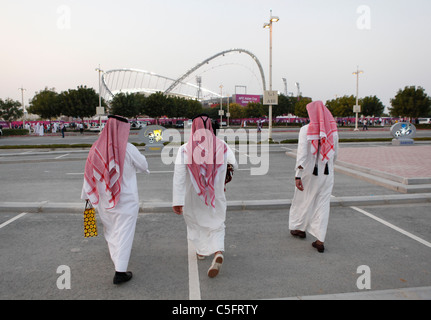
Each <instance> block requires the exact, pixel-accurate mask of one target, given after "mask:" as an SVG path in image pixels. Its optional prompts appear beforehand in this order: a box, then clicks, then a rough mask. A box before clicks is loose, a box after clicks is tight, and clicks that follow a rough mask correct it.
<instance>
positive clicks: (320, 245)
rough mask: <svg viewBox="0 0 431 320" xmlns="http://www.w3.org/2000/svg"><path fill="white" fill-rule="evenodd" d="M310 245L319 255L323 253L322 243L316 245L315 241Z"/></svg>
mask: <svg viewBox="0 0 431 320" xmlns="http://www.w3.org/2000/svg"><path fill="white" fill-rule="evenodd" d="M311 245H312V246H313V247H314V248H316V249H317V251H319V252H320V253H322V252H324V251H325V246H324V245H323V243H317V241H314V242H313V243H312V244H311Z"/></svg>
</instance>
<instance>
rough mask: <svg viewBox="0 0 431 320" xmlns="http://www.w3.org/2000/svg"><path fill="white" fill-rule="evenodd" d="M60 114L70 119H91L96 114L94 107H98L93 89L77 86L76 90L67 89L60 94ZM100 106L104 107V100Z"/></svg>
mask: <svg viewBox="0 0 431 320" xmlns="http://www.w3.org/2000/svg"><path fill="white" fill-rule="evenodd" d="M60 103H61V108H62V109H61V110H62V112H61V113H62V114H63V115H66V116H70V117H79V118H84V117H92V116H94V115H95V114H96V106H98V105H99V95H98V94H97V93H96V91H95V90H94V89H93V88H87V87H86V86H79V87H77V89H69V90H68V91H63V92H62V93H61V94H60ZM102 106H105V107H106V103H105V101H104V99H102Z"/></svg>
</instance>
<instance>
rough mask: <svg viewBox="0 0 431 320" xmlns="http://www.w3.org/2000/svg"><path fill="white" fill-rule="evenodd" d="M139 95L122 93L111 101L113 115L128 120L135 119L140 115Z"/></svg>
mask: <svg viewBox="0 0 431 320" xmlns="http://www.w3.org/2000/svg"><path fill="white" fill-rule="evenodd" d="M138 102H139V100H138V98H137V95H136V94H134V93H124V92H120V93H118V94H116V95H115V96H114V98H113V99H112V101H111V110H110V111H111V113H112V114H115V115H119V116H122V117H126V118H135V117H136V116H137V115H138V114H140V111H141V110H140V106H139V105H138Z"/></svg>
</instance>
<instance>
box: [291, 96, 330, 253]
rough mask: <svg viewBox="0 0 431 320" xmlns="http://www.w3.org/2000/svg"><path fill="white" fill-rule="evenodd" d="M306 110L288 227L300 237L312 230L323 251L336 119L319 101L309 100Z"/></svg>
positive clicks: (320, 249)
mask: <svg viewBox="0 0 431 320" xmlns="http://www.w3.org/2000/svg"><path fill="white" fill-rule="evenodd" d="M307 111H308V113H309V116H310V124H308V125H305V126H303V127H302V128H301V130H300V132H299V139H298V150H297V156H296V167H295V168H296V175H295V184H296V188H295V193H294V197H293V200H292V205H291V208H290V213H289V229H290V230H291V234H292V235H293V236H298V237H300V238H305V237H306V232H309V233H310V234H312V235H313V236H314V237H316V238H317V240H316V241H315V242H313V244H312V245H313V247H315V248H316V249H317V250H318V251H319V252H323V251H324V242H325V238H326V231H327V227H328V221H329V211H330V198H331V193H332V189H333V186H334V162H335V160H336V157H337V153H338V133H337V126H336V123H335V120H334V119H333V117H332V115H331V114H330V112H329V110H328V109H327V108H326V107H325V106H324V105H323V103H322V102H320V101H316V102H313V103H311V104H309V105H308V106H307ZM310 127H311V128H310ZM311 131H313V132H311Z"/></svg>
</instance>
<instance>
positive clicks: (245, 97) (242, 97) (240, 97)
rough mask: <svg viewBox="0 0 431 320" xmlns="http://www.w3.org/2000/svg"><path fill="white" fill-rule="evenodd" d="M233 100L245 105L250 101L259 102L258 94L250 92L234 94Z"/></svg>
mask: <svg viewBox="0 0 431 320" xmlns="http://www.w3.org/2000/svg"><path fill="white" fill-rule="evenodd" d="M233 101H234V102H235V103H238V104H240V105H242V106H244V107H245V106H246V105H248V104H249V103H250V102H255V103H259V102H260V96H259V95H251V94H235V95H234V99H233Z"/></svg>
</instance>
